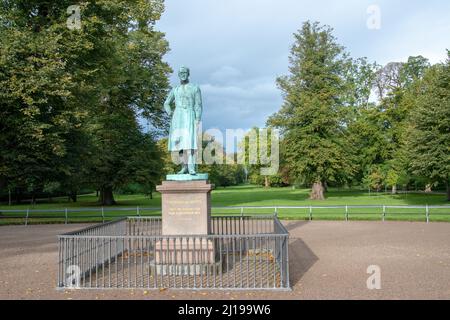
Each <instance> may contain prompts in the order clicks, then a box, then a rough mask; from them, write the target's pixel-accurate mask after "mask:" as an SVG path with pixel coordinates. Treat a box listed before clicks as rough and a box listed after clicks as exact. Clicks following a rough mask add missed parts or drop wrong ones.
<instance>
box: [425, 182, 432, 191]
mask: <svg viewBox="0 0 450 320" xmlns="http://www.w3.org/2000/svg"><path fill="white" fill-rule="evenodd" d="M425 192H427V193H430V192H431V184H427V185H426V186H425Z"/></svg>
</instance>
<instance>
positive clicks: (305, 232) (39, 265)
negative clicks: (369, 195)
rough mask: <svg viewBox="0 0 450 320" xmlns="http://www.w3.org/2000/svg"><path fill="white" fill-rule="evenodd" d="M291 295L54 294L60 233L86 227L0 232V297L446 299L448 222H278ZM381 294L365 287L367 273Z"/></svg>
mask: <svg viewBox="0 0 450 320" xmlns="http://www.w3.org/2000/svg"><path fill="white" fill-rule="evenodd" d="M284 223H285V225H286V226H287V228H288V230H289V232H290V245H289V255H290V273H291V276H290V279H291V284H292V289H293V290H292V291H290V292H270V291H264V292H255V291H253V292H252V291H247V292H236V291H203V292H202V291H180V290H162V291H160V290H125V289H123V290H122V289H121V290H117V289H113V290H65V291H61V290H59V291H58V290H56V289H55V287H56V268H57V265H56V259H57V251H56V250H57V242H56V239H57V238H56V236H57V235H58V234H61V233H64V232H68V231H72V230H76V229H79V228H81V227H85V226H86V225H80V224H78V225H76V224H72V225H33V226H27V227H25V226H2V227H0V299H230V300H233V299H236V300H238V299H450V223H430V224H425V223H409V222H325V221H316V222H305V221H290V222H284ZM370 265H377V266H379V267H380V269H381V289H379V290H369V289H367V285H366V281H367V278H368V277H369V276H370V275H369V274H367V268H368V266H370Z"/></svg>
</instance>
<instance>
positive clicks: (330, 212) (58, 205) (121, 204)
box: [0, 185, 450, 224]
mask: <svg viewBox="0 0 450 320" xmlns="http://www.w3.org/2000/svg"><path fill="white" fill-rule="evenodd" d="M308 194H309V190H308V189H293V188H291V187H287V188H269V189H265V188H261V187H257V186H251V185H245V186H237V187H228V188H219V189H216V190H214V191H213V192H212V205H213V207H232V206H269V207H270V206H345V205H348V206H358V205H376V206H383V205H391V206H397V205H399V206H406V205H408V206H412V205H427V204H428V205H436V206H440V205H450V203H449V202H447V201H446V197H445V195H444V194H421V193H417V194H397V195H391V194H385V193H379V194H377V193H370V194H369V193H368V192H362V191H350V190H348V191H342V190H335V189H330V191H329V192H328V193H327V195H326V199H325V200H323V201H312V200H309V199H308ZM115 199H116V201H117V203H118V204H117V205H116V206H114V207H113V208H114V209H121V208H122V209H125V208H136V207H140V210H139V213H140V214H141V215H158V214H160V210H159V208H160V207H161V197H160V195H159V193H155V194H154V197H153V199H150V198H149V197H147V196H144V195H116V196H115ZM64 208H68V209H69V214H68V215H69V221H70V222H81V221H83V222H84V221H101V220H103V217H102V214H101V211H100V209H101V206H100V205H99V204H98V203H97V198H96V196H95V194H90V195H82V196H79V198H78V202H76V203H73V202H68V201H67V198H66V197H61V198H54V199H53V200H52V202H51V203H49V202H47V201H45V199H42V200H41V201H40V202H39V203H38V204H36V205H34V206H32V205H29V204H22V205H12V206H8V205H1V206H0V214H1V215H3V217H5V216H25V215H26V213H25V212H20V213H19V212H16V213H6V212H3V213H1V211H2V209H3V210H8V209H10V210H11V209H15V210H26V209H32V210H39V212H31V213H30V214H29V223H37V222H40V223H43V222H45V223H49V222H55V223H61V222H62V221H64V217H65V212H64ZM88 208H92V209H93V210H89V209H88ZM142 208H156V210H142ZM58 209H60V211H57V212H52V211H50V210H58ZM78 209H79V210H83V211H80V212H73V210H78ZM108 209H109V208H107V207H105V208H104V213H103V216H104V218H105V219H106V220H108V219H109V218H111V217H114V216H124V215H136V214H137V210H136V209H133V210H120V211H108ZM239 213H240V209H225V208H216V209H213V214H239ZM244 213H253V214H257V213H261V214H262V213H264V214H267V213H273V209H248V208H247V209H245V211H244ZM278 215H279V216H280V218H282V219H309V208H307V209H279V210H278ZM37 216H39V217H43V216H45V217H46V219H43V218H39V219H33V217H37ZM312 216H313V219H318V220H324V219H330V220H344V219H345V217H346V212H345V209H344V208H320V209H319V208H314V209H313V213H312ZM381 217H382V208H351V209H349V210H348V218H349V219H350V220H381ZM385 219H386V220H410V221H425V210H424V209H419V208H417V209H416V208H388V209H387V210H386V216H385ZM22 220H23V219H10V218H3V219H0V224H2V223H3V224H4V223H23V221H22ZM430 221H450V209H448V208H446V209H445V208H432V209H430Z"/></svg>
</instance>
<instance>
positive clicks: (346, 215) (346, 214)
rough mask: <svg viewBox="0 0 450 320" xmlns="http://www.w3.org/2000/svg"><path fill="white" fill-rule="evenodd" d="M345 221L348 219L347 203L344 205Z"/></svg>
mask: <svg viewBox="0 0 450 320" xmlns="http://www.w3.org/2000/svg"><path fill="white" fill-rule="evenodd" d="M345 221H348V205H346V206H345Z"/></svg>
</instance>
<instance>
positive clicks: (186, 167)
mask: <svg viewBox="0 0 450 320" xmlns="http://www.w3.org/2000/svg"><path fill="white" fill-rule="evenodd" d="M188 172H189V169H188V166H187V165H185V164H183V167H182V168H181V170H180V171H179V172H178V174H186V173H188Z"/></svg>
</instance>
